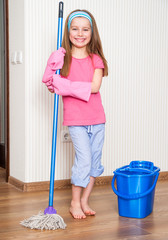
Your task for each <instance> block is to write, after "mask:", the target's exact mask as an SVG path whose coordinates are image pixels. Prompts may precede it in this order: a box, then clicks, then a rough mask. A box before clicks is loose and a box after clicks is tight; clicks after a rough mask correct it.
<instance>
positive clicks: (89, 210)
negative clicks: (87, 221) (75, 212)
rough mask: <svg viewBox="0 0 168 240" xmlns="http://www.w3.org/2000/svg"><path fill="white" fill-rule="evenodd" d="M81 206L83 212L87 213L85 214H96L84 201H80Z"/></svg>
mask: <svg viewBox="0 0 168 240" xmlns="http://www.w3.org/2000/svg"><path fill="white" fill-rule="evenodd" d="M81 207H82V210H83V212H84V214H85V215H87V216H94V215H95V214H96V212H95V211H93V210H92V209H91V208H90V207H89V205H88V204H87V203H86V202H84V201H81Z"/></svg>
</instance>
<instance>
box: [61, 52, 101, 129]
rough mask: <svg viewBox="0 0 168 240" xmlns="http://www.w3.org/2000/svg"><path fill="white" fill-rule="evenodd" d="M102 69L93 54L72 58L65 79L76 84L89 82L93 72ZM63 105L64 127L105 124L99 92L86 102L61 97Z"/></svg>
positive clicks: (99, 61) (97, 58) (97, 57)
mask: <svg viewBox="0 0 168 240" xmlns="http://www.w3.org/2000/svg"><path fill="white" fill-rule="evenodd" d="M97 68H104V64H103V61H102V59H101V58H100V57H99V56H97V55H96V54H93V57H92V59H91V57H90V56H88V57H86V58H82V59H77V58H74V57H72V62H71V68H70V72H69V75H68V77H67V79H69V80H71V81H77V82H80V81H81V82H91V81H92V79H93V74H94V70H95V69H97ZM62 99H63V103H64V110H63V114H64V120H63V125H65V126H79V125H94V124H100V123H105V121H106V119H105V113H104V109H103V105H102V101H101V96H100V92H98V93H92V94H91V95H90V99H89V101H88V102H86V101H83V100H80V99H78V98H74V97H69V96H66V97H62Z"/></svg>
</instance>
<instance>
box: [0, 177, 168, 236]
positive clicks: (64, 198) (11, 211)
mask: <svg viewBox="0 0 168 240" xmlns="http://www.w3.org/2000/svg"><path fill="white" fill-rule="evenodd" d="M70 201H71V189H61V190H55V195H54V208H56V209H57V211H58V214H59V215H60V216H62V217H63V219H64V221H65V222H66V224H67V228H66V229H65V230H62V229H59V230H55V231H52V230H50V231H49V230H45V231H41V230H31V229H28V228H25V227H23V226H21V225H20V224H19V223H20V221H21V220H23V219H25V218H28V217H30V216H32V215H36V214H38V212H39V211H40V210H41V211H43V210H44V209H45V208H46V207H47V206H48V192H47V191H39V192H21V191H19V190H17V189H16V188H14V187H13V186H11V185H9V184H8V183H0V239H1V240H12V239H16V240H17V239H18V240H24V239H33V240H35V239H41V240H43V239H47V240H71V239H72V240H73V239H76V240H78V239H79V240H111V239H115V240H117V239H123V240H135V239H139V240H140V239H143V240H149V239H150V240H167V239H168V182H167V181H158V183H157V186H156V192H155V204H154V209H153V213H152V214H150V215H149V216H148V217H146V218H144V219H133V218H125V217H120V216H119V215H118V202H117V197H116V195H115V194H114V193H113V191H112V189H111V186H110V185H104V186H95V187H94V190H93V193H92V195H91V199H90V205H91V207H92V208H93V209H94V210H96V212H97V213H96V216H94V217H93V216H92V217H87V218H86V219H84V220H74V219H73V218H72V216H71V215H70V214H69V205H70Z"/></svg>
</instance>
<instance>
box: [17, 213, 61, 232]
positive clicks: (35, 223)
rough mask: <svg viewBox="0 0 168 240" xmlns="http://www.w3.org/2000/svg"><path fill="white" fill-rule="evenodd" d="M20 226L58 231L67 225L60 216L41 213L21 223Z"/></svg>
mask: <svg viewBox="0 0 168 240" xmlns="http://www.w3.org/2000/svg"><path fill="white" fill-rule="evenodd" d="M20 224H21V225H22V226H24V227H27V228H31V229H39V230H56V229H58V228H62V229H65V228H66V224H65V223H64V220H63V218H62V217H61V216H59V215H58V214H44V213H43V212H41V211H40V212H39V214H38V215H34V216H32V217H30V218H28V219H25V220H23V221H21V222H20Z"/></svg>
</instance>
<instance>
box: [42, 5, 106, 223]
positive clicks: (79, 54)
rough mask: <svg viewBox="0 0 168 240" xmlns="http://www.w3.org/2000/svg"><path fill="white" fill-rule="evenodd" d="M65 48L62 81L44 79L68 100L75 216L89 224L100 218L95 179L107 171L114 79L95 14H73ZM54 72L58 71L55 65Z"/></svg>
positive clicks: (59, 77) (65, 111)
mask: <svg viewBox="0 0 168 240" xmlns="http://www.w3.org/2000/svg"><path fill="white" fill-rule="evenodd" d="M62 46H63V48H61V50H60V49H59V50H58V51H59V54H58V51H57V52H56V56H58V55H59V58H60V59H61V61H62V65H63V66H62V65H61V67H60V68H62V69H61V75H56V74H54V73H53V74H52V77H51V74H50V76H49V75H48V76H49V77H47V75H46V74H44V77H43V82H45V83H46V85H47V87H48V88H49V90H50V91H51V92H55V93H57V94H59V95H62V96H63V97H62V99H63V104H64V108H63V114H64V119H63V125H64V126H68V128H69V132H70V135H71V139H72V142H73V146H74V149H75V160H74V165H73V167H72V176H71V183H72V201H71V206H70V213H71V214H72V216H73V217H74V218H76V219H84V218H86V216H87V215H90V216H92V215H95V214H96V212H95V211H94V210H92V209H91V208H90V206H89V197H90V194H91V192H92V189H93V186H94V182H95V178H96V177H98V176H100V175H101V174H102V173H103V171H104V167H103V166H102V164H101V156H102V148H103V144H104V132H105V121H106V120H105V113H104V109H103V106H102V101H101V96H100V92H99V90H100V87H101V83H102V78H103V76H107V75H108V67H107V61H106V59H105V57H104V54H103V50H102V45H101V40H100V37H99V33H98V29H97V25H96V22H95V19H94V17H93V15H92V14H91V13H90V12H88V11H86V10H75V11H73V12H71V13H70V14H69V16H68V17H67V19H66V22H65V29H64V36H63V41H62ZM65 50H66V54H65ZM64 55H65V57H64ZM50 58H52V57H50ZM52 59H53V58H52ZM63 60H64V63H63ZM56 61H57V57H56ZM52 63H53V60H52ZM54 64H55V63H54ZM48 68H50V72H52V71H53V68H52V67H51V64H50V59H49V64H48ZM46 71H47V70H46Z"/></svg>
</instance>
